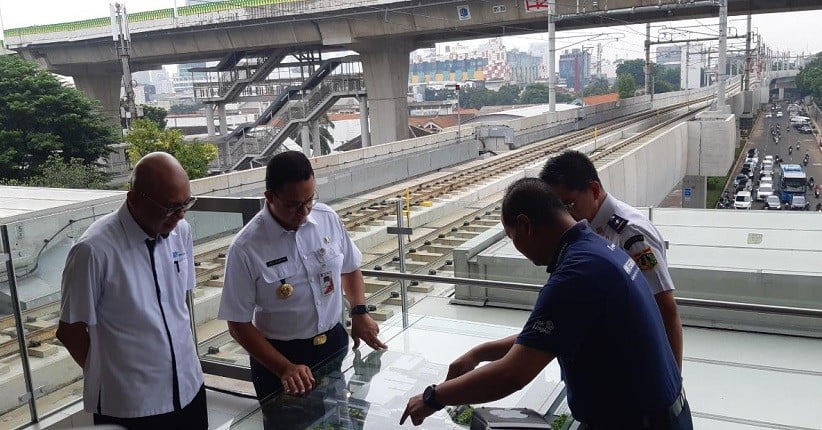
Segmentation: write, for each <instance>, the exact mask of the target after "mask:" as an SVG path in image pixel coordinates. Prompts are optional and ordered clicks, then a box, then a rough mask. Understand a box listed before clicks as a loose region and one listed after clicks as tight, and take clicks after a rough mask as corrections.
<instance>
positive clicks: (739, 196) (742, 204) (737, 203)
mask: <svg viewBox="0 0 822 430" xmlns="http://www.w3.org/2000/svg"><path fill="white" fill-rule="evenodd" d="M751 203H752V201H751V192H750V191H740V192H738V193H736V196H734V208H735V209H750V208H751Z"/></svg>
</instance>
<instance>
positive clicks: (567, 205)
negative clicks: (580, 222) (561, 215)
mask: <svg viewBox="0 0 822 430" xmlns="http://www.w3.org/2000/svg"><path fill="white" fill-rule="evenodd" d="M578 199H579V197H577V198H576V199H574V200H572V201H570V202H568V203H565V202H562V204H563V205H565V209H566V210H567V211H568V212H570V211H572V210H574V206H576V205H577V200H578Z"/></svg>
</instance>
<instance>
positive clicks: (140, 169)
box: [127, 152, 193, 237]
mask: <svg viewBox="0 0 822 430" xmlns="http://www.w3.org/2000/svg"><path fill="white" fill-rule="evenodd" d="M127 200H128V207H129V210H130V211H131V214H132V215H133V216H134V219H135V220H136V221H137V223H138V224H139V225H140V227H142V228H143V230H145V232H146V233H147V234H148V235H149V236H150V237H154V236H156V235H158V234H166V233H168V232H170V231H171V230H173V229H174V227H175V226H176V225H177V222H178V221H179V220H181V219H183V217H184V216H185V211H186V210H187V208H186V209H179V210H177V211H174V208H182V207H184V206H185V205H186V204H187V203H190V202H192V201H193V200H192V196H191V188H190V186H189V182H188V175H187V174H186V171H185V169H183V166H182V165H180V162H179V161H177V159H176V158H174V157H173V156H171V155H170V154H167V153H165V152H152V153H151V154H148V155H146V156H145V157H143V158H141V159H140V161H138V162H137V164H135V165H134V172H132V175H131V191H129V193H128V197H127Z"/></svg>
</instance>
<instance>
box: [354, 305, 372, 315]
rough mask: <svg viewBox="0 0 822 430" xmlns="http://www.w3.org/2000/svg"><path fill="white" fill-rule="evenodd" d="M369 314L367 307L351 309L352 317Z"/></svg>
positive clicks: (358, 306) (360, 306)
mask: <svg viewBox="0 0 822 430" xmlns="http://www.w3.org/2000/svg"><path fill="white" fill-rule="evenodd" d="M367 313H368V308H367V307H366V306H365V305H356V306H354V307H352V308H351V315H365V314H367Z"/></svg>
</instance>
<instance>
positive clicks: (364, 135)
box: [360, 96, 371, 148]
mask: <svg viewBox="0 0 822 430" xmlns="http://www.w3.org/2000/svg"><path fill="white" fill-rule="evenodd" d="M360 136H361V137H360V139H361V142H362V147H363V148H368V147H369V146H371V131H370V130H369V129H368V97H366V96H362V97H360Z"/></svg>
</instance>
